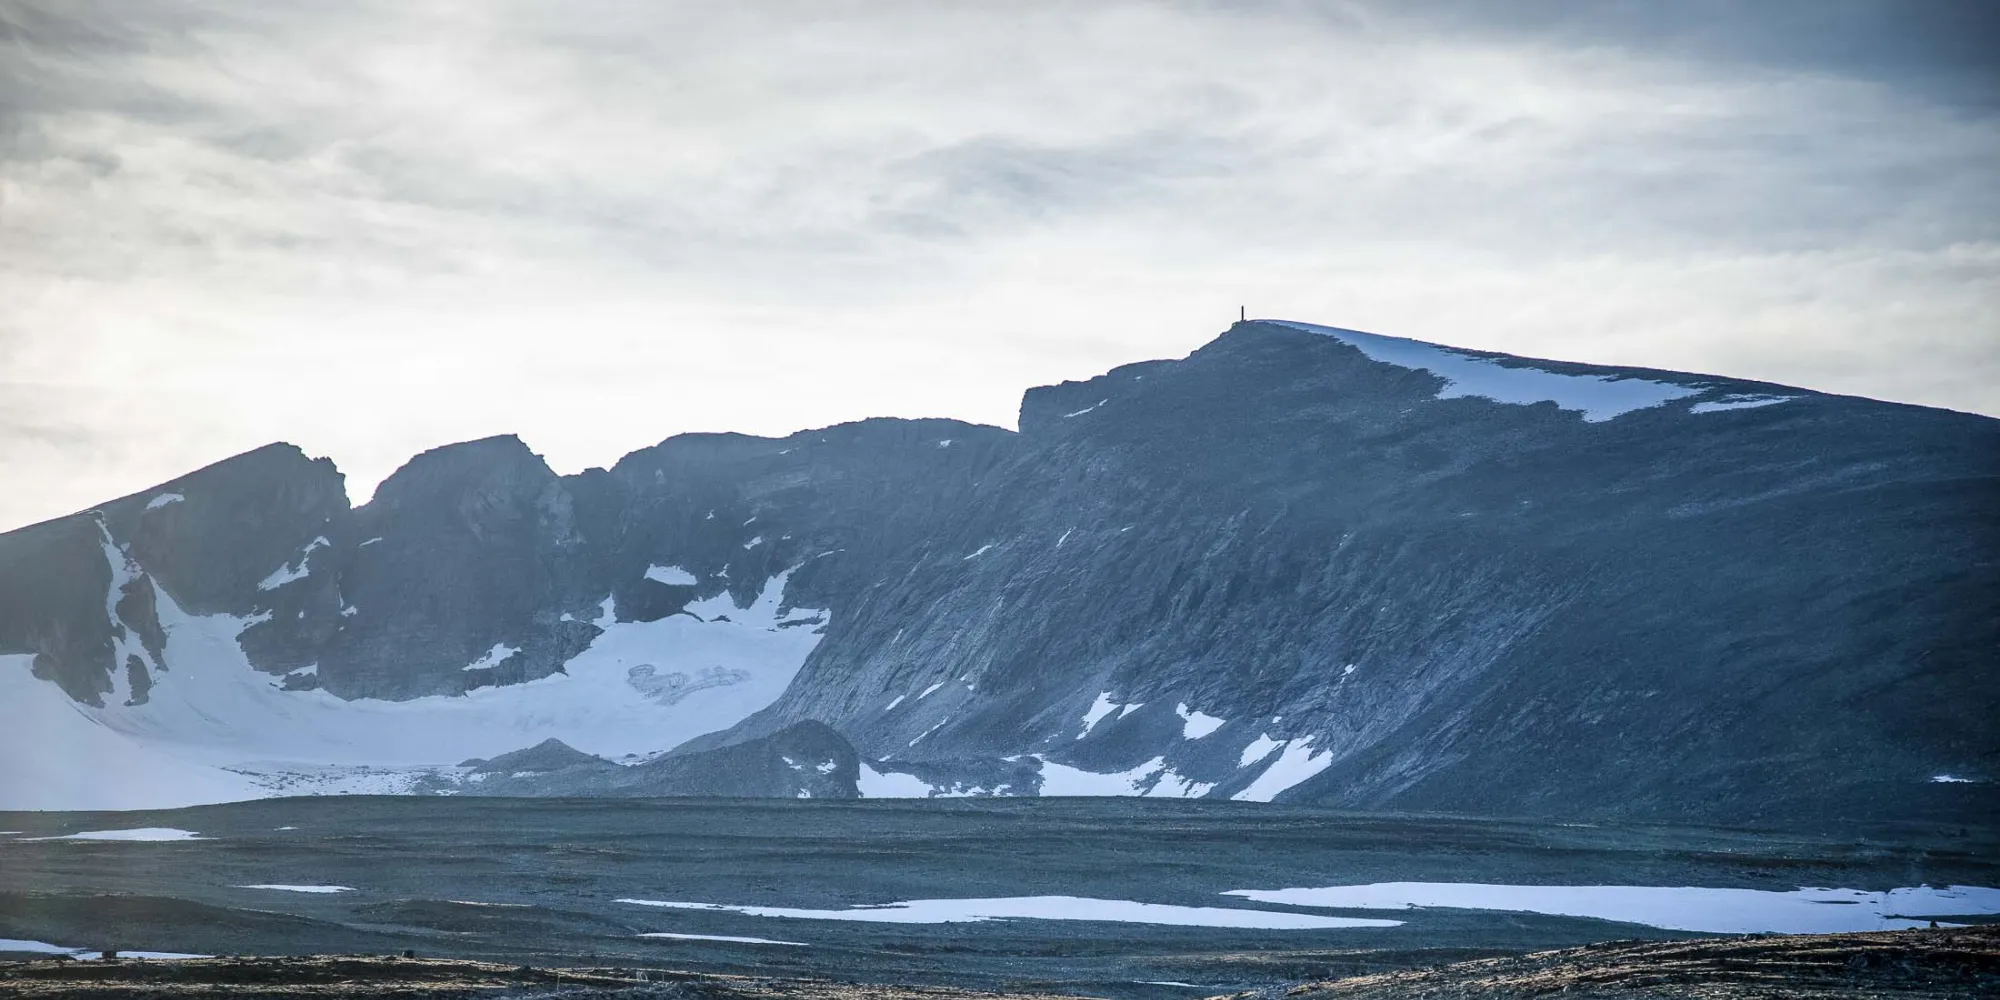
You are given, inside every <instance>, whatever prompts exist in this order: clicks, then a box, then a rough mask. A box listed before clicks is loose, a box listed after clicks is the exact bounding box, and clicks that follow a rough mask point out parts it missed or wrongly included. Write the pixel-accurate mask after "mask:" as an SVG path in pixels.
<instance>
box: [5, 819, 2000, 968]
mask: <svg viewBox="0 0 2000 1000" xmlns="http://www.w3.org/2000/svg"><path fill="white" fill-rule="evenodd" d="M140 827H160V828H173V829H178V830H184V831H188V832H189V833H190V834H193V835H198V837H199V839H179V840H170V841H164V842H144V841H102V840H75V839H45V838H52V837H53V838H61V837H67V836H73V835H75V834H78V833H84V832H89V831H106V830H130V829H133V828H140ZM0 834H4V835H0V946H4V945H5V944H6V941H7V939H12V940H14V941H15V942H16V944H15V946H14V947H16V948H30V947H35V946H37V945H35V944H34V943H40V945H47V946H60V947H61V948H74V949H79V950H101V949H106V948H115V949H118V950H121V951H125V952H132V951H137V950H144V951H154V952H178V953H192V954H198V955H218V956H231V955H237V956H240V955H260V956H281V955H291V956H313V955H326V954H363V955H401V954H403V953H404V952H405V951H411V952H414V953H415V954H416V955H417V956H420V957H421V958H436V957H439V956H450V957H453V958H460V959H473V960H480V961H488V962H493V963H497V964H498V965H500V966H501V967H503V968H505V969H514V968H518V967H521V966H533V967H536V968H626V969H651V970H656V971H657V970H667V969H675V970H687V971H690V972H697V973H706V974H715V975H722V976H753V977H759V979H760V980H764V979H768V980H786V981H794V982H796V981H830V982H863V983H876V984H882V985H883V987H884V988H885V989H895V988H900V987H896V986H895V985H894V984H928V985H929V986H933V987H939V988H946V987H949V988H952V989H958V990H983V991H992V992H1001V993H1009V994H1044V995H1047V994H1061V995H1068V996H1092V997H1105V998H1119V1000H1187V998H1195V997H1203V996H1212V995H1217V994H1225V993H1237V992H1242V991H1245V990H1255V989H1262V988H1270V987H1275V986H1278V985H1280V984H1296V983H1300V982H1310V981H1324V980H1333V979H1342V978H1349V977H1355V976H1363V975H1369V974H1377V973H1392V972H1399V971H1403V970H1411V969H1426V968H1431V967H1434V966H1443V965H1449V964H1452V963H1459V962H1464V961H1469V960H1475V959H1494V958H1503V957H1505V956H1518V955H1521V954H1525V953H1529V952H1538V951H1546V950H1549V949H1561V948H1570V947H1577V946H1581V945H1586V944H1590V943H1592V942H1599V941H1608V940H1634V939H1647V940H1653V941H1662V942H1665V941H1676V940H1683V939H1689V938H1703V937H1705V936H1704V935H1701V934H1697V933H1695V932H1692V931H1689V930H1685V929H1683V930H1674V929H1670V926H1671V925H1670V926H1648V925H1645V924H1643V923H1639V922H1630V921H1618V920H1611V919H1594V918H1589V917H1583V916H1562V915H1552V914H1536V913H1530V912H1519V911H1518V910H1516V911H1501V910H1475V909H1464V908H1453V907H1450V906H1424V907H1421V908H1418V909H1393V910H1383V909H1353V908H1346V909H1341V908H1326V907H1319V906H1312V905H1303V906H1290V905H1281V904H1278V903H1265V902H1259V901H1256V900H1250V899H1245V898H1242V897H1240V896H1234V895H1229V894H1228V893H1230V892H1231V891H1232V890H1246V889H1255V890H1276V889H1283V888H1287V887H1300V886H1343V885H1361V884H1369V883H1390V882H1400V881H1410V882H1451V883H1468V882H1469V883H1506V884H1517V885H1530V886H1536V885H1542V886H1546V885H1582V886H1607V885H1608V886H1705V887H1720V888H1733V889H1751V890H1764V891H1778V892H1783V891H1789V890H1794V889H1796V888H1798V887H1801V886H1808V887H1811V886H1818V887H1846V888H1851V889H1857V890H1873V891H1880V890H1887V889H1892V888H1895V887H1899V886H1905V887H1906V886H1920V885H1926V884H1928V885H1932V886H1946V885H1966V886H2000V863H1996V861H1995V860H1994V859H1996V858H2000V846H1996V840H1995V837H1994V836H1993V834H1992V832H1991V831H1986V830H1980V829H1973V830H1961V829H1959V828H1957V827H1953V828H1950V829H1945V830H1939V829H1931V828H1925V827H1918V826H1912V827H1908V828H1902V829H1874V830H1845V831H1828V832H1824V833H1819V834H1814V835H1794V834H1774V833H1769V832H1757V831H1742V830H1714V829H1699V828H1680V827H1664V826H1646V825H1636V824H1619V825H1597V826H1578V825H1554V824H1532V823H1517V822H1506V821H1487V820H1467V819H1457V818H1450V817H1422V816H1384V815H1357V814H1344V813H1337V812H1327V811H1319V810H1307V809H1286V808H1274V807H1269V806H1253V805H1246V804H1239V803H1197V802H1178V801H1155V800H1137V799H1099V800H1081V799H1072V800H1034V799H1021V800H994V801H971V800H952V801H941V800H940V801H883V802H846V803H835V802H825V803H816V802H783V801H767V800H736V801H718V800H709V801H703V800H691V799H682V800H661V801H642V800H584V799H579V800H567V801H565V800H549V799H534V800H502V799H470V798H361V797H355V798H318V799H274V800H261V801H257V802H246V803H240V804H235V805H227V806H214V807H204V808H199V809H186V810H177V811H169V812H155V813H94V814H92V813H11V814H0ZM301 890H311V891H301ZM336 890H338V891H336ZM1070 897H1085V898H1086V899H1085V900H1084V902H1089V901H1090V900H1096V901H1100V902H1101V901H1125V902H1127V903H1130V904H1132V905H1143V906H1147V907H1179V908H1188V907H1196V908H1202V909H1203V910H1204V912H1206V913H1208V914H1210V915H1213V914H1214V913H1215V911H1217V910H1220V911H1221V913H1222V915H1223V916H1228V917H1244V916H1250V917H1269V916H1271V915H1273V914H1277V915H1279V916H1281V917H1282V916H1300V915H1304V916H1310V917H1313V918H1315V919H1318V918H1329V919H1331V920H1333V921H1336V922H1337V921H1340V920H1349V919H1352V920H1362V921H1366V923H1363V924H1355V925H1338V924H1337V923H1336V924H1335V925H1328V924H1324V923H1321V924H1316V925H1314V926H1306V927H1300V926H1270V925H1243V924H1240V923H1239V924H1237V925H1235V926H1230V925H1227V921H1224V922H1223V925H1217V924H1216V923H1214V922H1202V921H1190V922H1186V923H1181V924H1175V923H1144V922H1134V921H1132V920H1129V919H1128V920H1120V919H1116V918H1109V919H1095V918H1093V919H1083V918H1082V917H1083V915H1081V914H1078V913H1076V912H1070V911H1073V910H1074V909H1075V908H1076V906H1078V905H1080V904H1078V903H1077V902H1075V901H1070V902H1063V900H1065V899H1068V898H1070ZM1024 898H1025V899H1028V900H1030V901H1034V900H1047V899H1054V900H1056V902H1054V903H1051V904H1049V905H1048V906H1046V907H1044V908H1043V909H1042V910H1039V911H1038V912H1036V913H1035V914H1033V915H1031V916H1030V917H1027V918H1024V917H1022V916H1021V915H1019V914H1018V913H1014V914H1011V915H1005V916H1002V917H999V918H996V919H983V920H975V919H965V918H958V919H952V920H944V921H941V922H900V921H899V922H882V921H878V920H855V919H828V918H826V917H824V916H815V915H813V914H806V915H803V916H802V915H800V914H799V912H798V910H799V909H801V908H802V909H809V910H813V911H815V913H824V912H825V911H828V910H843V909H846V908H849V907H855V906H876V905H879V904H885V903H893V902H897V901H904V900H931V901H938V900H943V901H954V900H959V901H963V900H997V901H999V902H1001V903H1008V901H1013V902H1014V903H1016V904H1018V903H1019V902H1020V901H1021V900H1022V899H1024ZM634 899H637V900H651V901H662V902H667V903H679V904H686V903H696V904H727V905H732V906H749V907H773V908H792V909H790V910H788V911H787V912H785V913H776V914H773V913H752V912H743V911H741V910H720V909H712V908H698V909H697V908H687V907H686V906H659V905H644V904H642V903H635V902H633V901H632V900H634ZM1836 902H1840V901H1836ZM1812 909H1813V910H1815V911H1825V912H1828V913H1836V912H1852V911H1856V910H1860V909H1863V907H1860V906H1856V905H1819V904H1816V905H1815V906H1814V907H1812ZM1899 912H1903V911H1899ZM1959 913H1966V914H1974V915H1972V916H1953V915H1952V914H1959ZM863 915H864V916H865V915H867V914H863ZM1931 915H1934V916H1935V917H1936V918H1937V919H1940V920H1942V921H1945V922H1960V923H1965V922H1976V921H1978V920H1980V919H1991V918H1990V917H1988V918H1981V917H1979V916H1977V915H1976V911H1973V910H1963V911H1960V910H1945V911H1932V913H1931V914H1929V915H1927V916H1931ZM1035 917H1039V919H1037V918H1035ZM1384 918H1387V919H1384ZM1740 929H1744V930H1750V929H1779V928H1740ZM1789 929H1792V930H1828V929H1832V928H1789ZM1841 929H1866V930H1876V929H1882V928H1881V927H1880V926H1878V925H1873V924H1870V925H1866V926H1858V927H1854V928H1841ZM29 957H32V955H31V954H29V953H26V952H24V951H16V952H15V953H13V954H6V953H5V948H4V947H0V961H4V960H6V959H7V958H29ZM75 967H76V968H78V969H85V968H88V967H89V966H88V964H87V963H80V964H78V965H77V966H75ZM194 967H196V966H191V968H194ZM225 967H226V966H225ZM407 968H416V966H409V967H407ZM718 982H720V980H718Z"/></svg>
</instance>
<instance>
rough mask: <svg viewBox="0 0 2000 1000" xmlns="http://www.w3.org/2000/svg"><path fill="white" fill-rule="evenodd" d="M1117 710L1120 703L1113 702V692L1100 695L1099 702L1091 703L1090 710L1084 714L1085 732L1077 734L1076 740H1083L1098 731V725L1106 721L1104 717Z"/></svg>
mask: <svg viewBox="0 0 2000 1000" xmlns="http://www.w3.org/2000/svg"><path fill="white" fill-rule="evenodd" d="M1117 708H1118V703H1117V702H1115V701H1112V700H1111V692H1109V691H1106V692H1104V693H1103V694H1100V695H1098V696H1097V700H1096V701H1094V702H1091V703H1090V708H1089V710H1087V711H1085V712H1084V713H1083V732H1080V733H1078V734H1076V738H1077V739H1083V738H1084V737H1086V736H1089V735H1090V731H1091V730H1093V729H1096V728H1097V724H1098V723H1100V722H1102V721H1104V717H1105V716H1107V715H1110V714H1111V713H1112V712H1113V711H1115V710H1116V709H1117Z"/></svg>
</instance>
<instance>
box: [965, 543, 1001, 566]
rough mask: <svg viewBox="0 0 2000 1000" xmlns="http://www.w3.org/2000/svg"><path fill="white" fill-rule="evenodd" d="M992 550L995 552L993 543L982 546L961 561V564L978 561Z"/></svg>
mask: <svg viewBox="0 0 2000 1000" xmlns="http://www.w3.org/2000/svg"><path fill="white" fill-rule="evenodd" d="M992 550H993V545H992V543H990V542H989V543H987V544H985V545H981V546H980V547H979V548H978V549H976V550H974V551H973V553H972V554H971V555H969V556H966V557H965V558H964V559H960V560H959V562H966V561H967V560H971V559H977V558H979V557H980V556H983V555H985V554H986V553H988V552H990V551H992Z"/></svg>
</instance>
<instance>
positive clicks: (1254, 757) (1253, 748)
mask: <svg viewBox="0 0 2000 1000" xmlns="http://www.w3.org/2000/svg"><path fill="white" fill-rule="evenodd" d="M1281 746H1284V744H1283V743H1280V742H1278V741H1277V740H1274V739H1272V738H1271V737H1270V735H1269V734H1267V733H1259V734H1257V738H1256V739H1254V740H1251V741H1250V745H1249V746H1247V747H1244V748H1243V756H1242V758H1241V759H1239V760H1238V761H1237V763H1236V766H1237V767H1249V766H1250V765H1252V764H1255V763H1257V762H1258V761H1260V760H1263V759H1264V758H1266V757H1269V756H1271V751H1273V750H1276V749H1278V748H1279V747H1281Z"/></svg>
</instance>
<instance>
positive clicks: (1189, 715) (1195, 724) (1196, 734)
mask: <svg viewBox="0 0 2000 1000" xmlns="http://www.w3.org/2000/svg"><path fill="white" fill-rule="evenodd" d="M1174 714H1175V715H1178V716H1180V717H1181V739H1184V740H1198V739H1201V738H1202V737H1204V736H1207V735H1208V734H1210V733H1212V732H1215V731H1216V730H1218V729H1221V728H1222V726H1223V724H1224V723H1225V722H1227V721H1228V720H1227V719H1218V718H1216V717H1215V716H1213V715H1204V714H1202V713H1201V712H1197V711H1191V710H1189V709H1188V707H1187V703H1186V702H1182V703H1181V704H1179V705H1176V706H1174Z"/></svg>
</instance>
